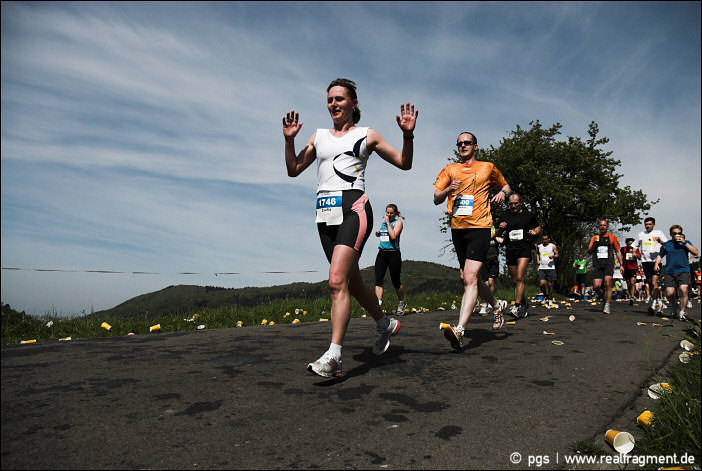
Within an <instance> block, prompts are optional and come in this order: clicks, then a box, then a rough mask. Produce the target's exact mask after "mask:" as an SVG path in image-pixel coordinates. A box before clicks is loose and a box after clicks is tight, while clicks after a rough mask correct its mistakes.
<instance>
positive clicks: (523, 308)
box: [517, 303, 529, 319]
mask: <svg viewBox="0 0 702 471" xmlns="http://www.w3.org/2000/svg"><path fill="white" fill-rule="evenodd" d="M528 309H529V305H528V304H527V303H524V304H520V305H519V309H518V310H517V318H522V319H523V318H525V317H526V316H528V315H529V311H528Z"/></svg>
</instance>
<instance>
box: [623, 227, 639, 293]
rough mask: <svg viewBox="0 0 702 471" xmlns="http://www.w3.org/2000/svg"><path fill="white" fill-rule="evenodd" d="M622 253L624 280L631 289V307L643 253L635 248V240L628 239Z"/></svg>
mask: <svg viewBox="0 0 702 471" xmlns="http://www.w3.org/2000/svg"><path fill="white" fill-rule="evenodd" d="M621 253H622V260H623V261H624V264H623V267H624V279H625V280H626V284H627V287H628V288H629V306H633V305H634V296H635V295H636V272H637V271H638V270H639V259H640V258H641V252H639V249H637V248H636V247H634V239H633V238H632V237H627V239H626V246H624V247H622V248H621Z"/></svg>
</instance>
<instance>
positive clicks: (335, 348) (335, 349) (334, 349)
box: [328, 343, 341, 360]
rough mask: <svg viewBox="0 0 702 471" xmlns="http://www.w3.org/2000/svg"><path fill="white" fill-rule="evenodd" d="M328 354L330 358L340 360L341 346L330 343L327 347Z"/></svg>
mask: <svg viewBox="0 0 702 471" xmlns="http://www.w3.org/2000/svg"><path fill="white" fill-rule="evenodd" d="M328 352H329V353H331V356H332V357H334V358H335V359H337V360H338V359H340V358H341V345H337V344H335V343H332V344H331V345H329V350H328Z"/></svg>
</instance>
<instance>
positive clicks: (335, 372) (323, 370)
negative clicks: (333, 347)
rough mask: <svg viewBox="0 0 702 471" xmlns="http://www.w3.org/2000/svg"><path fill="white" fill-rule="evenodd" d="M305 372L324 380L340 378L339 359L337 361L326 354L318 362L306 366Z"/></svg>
mask: <svg viewBox="0 0 702 471" xmlns="http://www.w3.org/2000/svg"><path fill="white" fill-rule="evenodd" d="M307 371H309V372H312V373H316V374H318V375H319V376H324V377H325V378H333V377H337V376H341V359H338V360H337V359H335V358H334V357H332V356H331V354H330V353H329V352H326V353H325V354H324V355H322V357H321V358H320V359H319V360H317V361H315V362H314V363H310V364H309V365H307Z"/></svg>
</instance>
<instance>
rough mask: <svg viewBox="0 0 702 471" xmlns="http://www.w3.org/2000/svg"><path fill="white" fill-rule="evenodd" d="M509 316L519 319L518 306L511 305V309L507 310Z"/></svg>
mask: <svg viewBox="0 0 702 471" xmlns="http://www.w3.org/2000/svg"><path fill="white" fill-rule="evenodd" d="M509 315H510V316H512V317H514V318H515V319H519V304H512V307H511V308H510V309H509Z"/></svg>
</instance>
